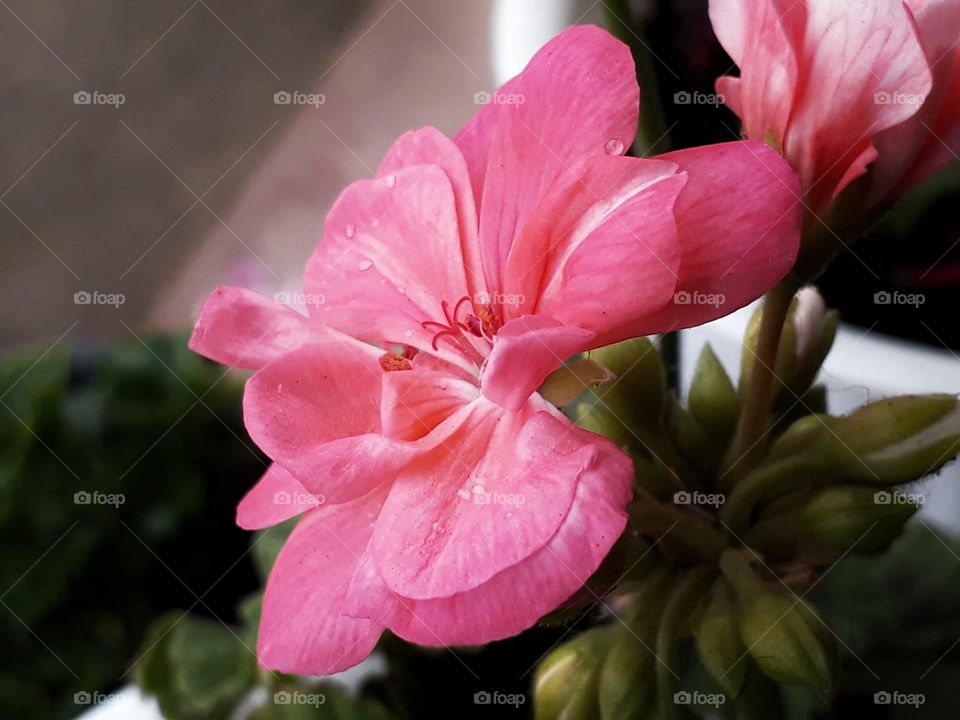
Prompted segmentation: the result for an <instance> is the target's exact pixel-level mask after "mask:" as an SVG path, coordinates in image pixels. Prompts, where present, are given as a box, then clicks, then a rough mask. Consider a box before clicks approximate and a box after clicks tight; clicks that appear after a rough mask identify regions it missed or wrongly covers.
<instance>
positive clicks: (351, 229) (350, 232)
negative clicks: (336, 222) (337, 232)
mask: <svg viewBox="0 0 960 720" xmlns="http://www.w3.org/2000/svg"><path fill="white" fill-rule="evenodd" d="M344 232H346V234H347V237H348V238H352V237H353V236H354V235H356V233H357V228H356V227H355V226H354V225H353V223H350V224H349V225H347V227H346V228H344Z"/></svg>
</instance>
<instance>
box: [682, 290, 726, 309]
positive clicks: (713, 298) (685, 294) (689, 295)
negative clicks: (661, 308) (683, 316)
mask: <svg viewBox="0 0 960 720" xmlns="http://www.w3.org/2000/svg"><path fill="white" fill-rule="evenodd" d="M673 302H674V304H675V305H710V306H711V307H715V308H718V307H720V306H721V305H724V304H725V303H726V302H727V298H726V296H724V294H723V293H704V292H699V291H697V290H694V291H690V290H678V291H677V292H675V293H674V294H673Z"/></svg>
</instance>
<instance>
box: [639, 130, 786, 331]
mask: <svg viewBox="0 0 960 720" xmlns="http://www.w3.org/2000/svg"><path fill="white" fill-rule="evenodd" d="M662 157H664V158H665V159H667V160H670V161H671V162H675V163H677V165H679V166H680V168H681V169H682V170H685V171H686V172H687V177H688V181H687V184H686V186H685V187H684V189H683V191H682V192H681V193H680V197H679V199H678V200H677V205H676V216H677V229H678V230H679V234H680V245H681V248H682V258H683V259H682V261H681V264H680V280H679V282H678V284H677V294H676V295H675V296H674V301H673V302H672V303H671V304H669V305H668V306H667V307H665V308H663V309H662V310H661V311H659V312H658V313H654V314H652V315H651V316H649V317H648V318H647V319H646V321H645V322H646V324H645V325H642V324H638V325H636V326H634V331H635V333H636V334H637V335H646V334H651V333H654V332H662V331H666V330H677V329H680V328H685V327H690V326H693V325H699V324H701V323H705V322H709V321H710V320H714V319H716V318H718V317H722V316H724V315H728V314H729V313H731V312H733V311H734V310H736V309H737V308H740V307H743V306H744V305H746V304H748V303H750V302H752V301H753V300H755V299H756V298H758V297H760V296H761V295H762V294H763V293H764V292H766V291H767V290H769V289H770V288H771V287H773V286H774V285H775V284H776V283H777V282H779V281H780V279H781V278H783V276H784V275H786V274H787V272H788V271H789V270H790V268H791V267H792V266H793V263H794V260H795V259H796V256H797V248H798V246H799V242H800V224H801V218H802V208H801V205H800V202H799V197H800V188H799V184H798V181H797V176H796V174H795V173H794V172H793V171H792V170H791V169H790V166H789V165H788V164H787V163H786V162H785V161H784V159H783V158H782V157H780V156H779V155H778V154H777V153H776V152H774V151H773V150H771V149H770V148H769V147H767V146H766V145H764V144H763V143H759V142H733V143H722V144H720V145H709V146H705V147H698V148H690V149H689V150H679V151H677V152H672V153H667V154H666V155H664V156H662Z"/></svg>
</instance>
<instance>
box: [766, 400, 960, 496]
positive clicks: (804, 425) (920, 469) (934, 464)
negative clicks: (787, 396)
mask: <svg viewBox="0 0 960 720" xmlns="http://www.w3.org/2000/svg"><path fill="white" fill-rule="evenodd" d="M958 451H960V403H958V401H957V398H956V397H954V396H952V395H903V396H900V397H895V398H889V399H886V400H879V401H877V402H873V403H870V404H868V405H864V406H863V407H861V408H860V409H858V410H856V411H855V412H854V413H852V414H851V415H847V416H844V417H830V416H820V415H817V416H810V417H807V418H804V419H802V420H800V421H798V422H796V423H794V425H793V426H792V427H791V428H790V429H789V430H787V432H786V433H784V435H783V436H782V437H781V438H780V439H779V440H778V441H777V442H776V444H775V445H774V447H773V449H772V450H771V453H770V457H771V458H772V459H781V458H786V457H797V458H799V459H801V460H802V461H803V462H804V463H806V464H808V465H809V466H810V467H815V468H818V469H821V470H822V471H823V472H824V473H829V475H828V476H827V477H832V478H843V479H847V480H852V481H861V482H866V483H871V484H896V483H904V482H910V481H912V480H916V479H918V478H921V477H924V476H925V475H928V474H930V473H931V472H934V471H935V470H938V469H939V468H940V467H942V466H943V465H944V464H946V463H947V462H949V461H950V460H951V459H953V457H954V456H955V455H956V454H957V452H958Z"/></svg>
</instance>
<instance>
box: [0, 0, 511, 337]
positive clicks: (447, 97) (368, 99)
mask: <svg viewBox="0 0 960 720" xmlns="http://www.w3.org/2000/svg"><path fill="white" fill-rule="evenodd" d="M489 12H490V0H467V1H463V0H461V1H460V2H457V3H456V8H455V9H454V8H453V6H452V3H450V2H449V0H384V1H383V2H375V1H373V0H368V1H366V2H362V1H358V0H349V1H347V0H344V1H342V2H341V1H338V2H333V1H331V2H314V1H312V0H275V1H274V2H271V3H269V4H267V3H255V2H253V1H252V0H244V1H243V2H232V3H231V2H226V0H198V1H197V2H193V3H192V4H191V1H190V0H184V1H183V2H176V3H175V2H151V3H146V2H138V3H130V2H124V1H123V0H108V1H106V2H104V1H103V0H101V1H99V2H92V1H91V0H83V1H81V0H75V1H73V2H66V1H62V2H57V3H35V2H29V1H27V0H3V4H0V16H2V17H3V22H2V23H0V57H3V65H4V68H5V70H6V72H5V73H4V76H3V79H0V107H2V108H3V112H2V115H0V138H2V139H0V148H2V156H0V157H2V163H0V200H2V204H0V258H2V261H0V299H2V307H3V312H2V314H0V344H2V346H4V347H8V346H10V345H11V344H14V343H22V342H40V343H42V344H49V343H50V342H52V341H54V340H56V339H57V338H58V337H60V336H61V335H62V334H63V333H64V332H67V331H69V332H68V333H67V337H68V338H69V339H70V340H72V341H76V340H82V339H90V338H105V337H118V338H129V337H130V334H129V332H128V331H127V330H126V329H125V328H124V324H126V325H128V326H129V327H130V328H132V329H133V330H135V331H136V332H138V333H139V332H141V330H142V329H144V328H145V327H147V326H148V325H153V326H156V325H163V326H167V327H171V326H187V325H189V323H190V322H191V320H192V315H193V313H194V311H195V308H196V306H197V304H198V302H199V301H201V300H202V298H203V297H204V296H205V294H206V292H207V291H208V290H209V289H210V288H212V287H213V286H214V285H216V284H218V283H222V282H234V283H239V284H244V285H250V286H257V287H260V288H262V289H263V290H266V291H271V290H274V291H275V290H276V289H279V288H286V287H291V286H296V284H297V283H298V280H299V274H300V271H301V269H302V266H303V262H304V260H305V259H306V257H307V255H308V254H309V251H310V249H311V247H312V245H313V243H315V242H316V240H317V239H318V238H319V236H320V232H321V229H322V220H323V217H324V215H325V214H326V211H327V209H328V208H329V206H330V204H331V203H332V201H333V200H334V199H335V197H336V195H337V194H338V193H339V192H340V190H341V189H342V188H343V187H344V186H345V185H346V184H347V183H349V182H350V181H352V180H354V179H357V178H360V177H364V176H366V175H369V174H370V172H371V171H372V168H375V167H376V166H377V164H378V163H379V160H380V157H381V156H382V154H383V152H384V151H385V150H386V148H387V147H388V146H389V144H390V143H391V142H392V140H393V139H394V138H395V137H396V136H397V135H399V134H400V133H402V132H403V131H404V130H407V129H409V128H413V127H418V126H422V125H426V124H433V125H437V126H438V127H440V128H441V129H443V130H444V131H447V132H453V131H455V130H456V128H457V127H458V126H459V125H460V124H461V123H462V122H463V121H464V120H465V119H466V118H467V117H469V115H470V114H471V113H472V112H473V111H474V110H475V106H474V102H473V96H474V93H476V92H478V91H480V90H487V89H489V88H490V85H491V82H492V81H491V80H490V70H489V66H490V63H489V42H488V34H489V31H488V27H489V18H488V16H489ZM82 91H87V92H90V93H94V92H99V93H103V94H104V96H97V97H95V98H93V101H92V102H91V104H75V102H74V93H76V92H82ZM277 92H289V93H295V92H300V93H304V94H307V95H309V94H311V93H312V94H314V95H320V94H322V96H323V103H322V104H320V103H319V98H313V99H314V100H317V101H318V102H317V104H316V106H312V105H295V104H289V105H283V104H275V102H274V94H275V93H277ZM118 93H122V94H123V96H124V101H123V103H122V104H120V105H118V106H116V107H115V106H114V105H110V104H97V102H98V101H110V100H114V101H116V100H118V98H110V97H106V96H109V95H111V94H112V95H116V94H118ZM84 291H86V292H90V293H94V292H100V293H104V294H107V295H109V294H118V293H119V294H123V296H124V303H123V305H121V306H120V307H112V306H110V305H94V304H91V305H77V304H75V303H74V294H75V293H77V292H84ZM101 299H103V300H109V298H101Z"/></svg>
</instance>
